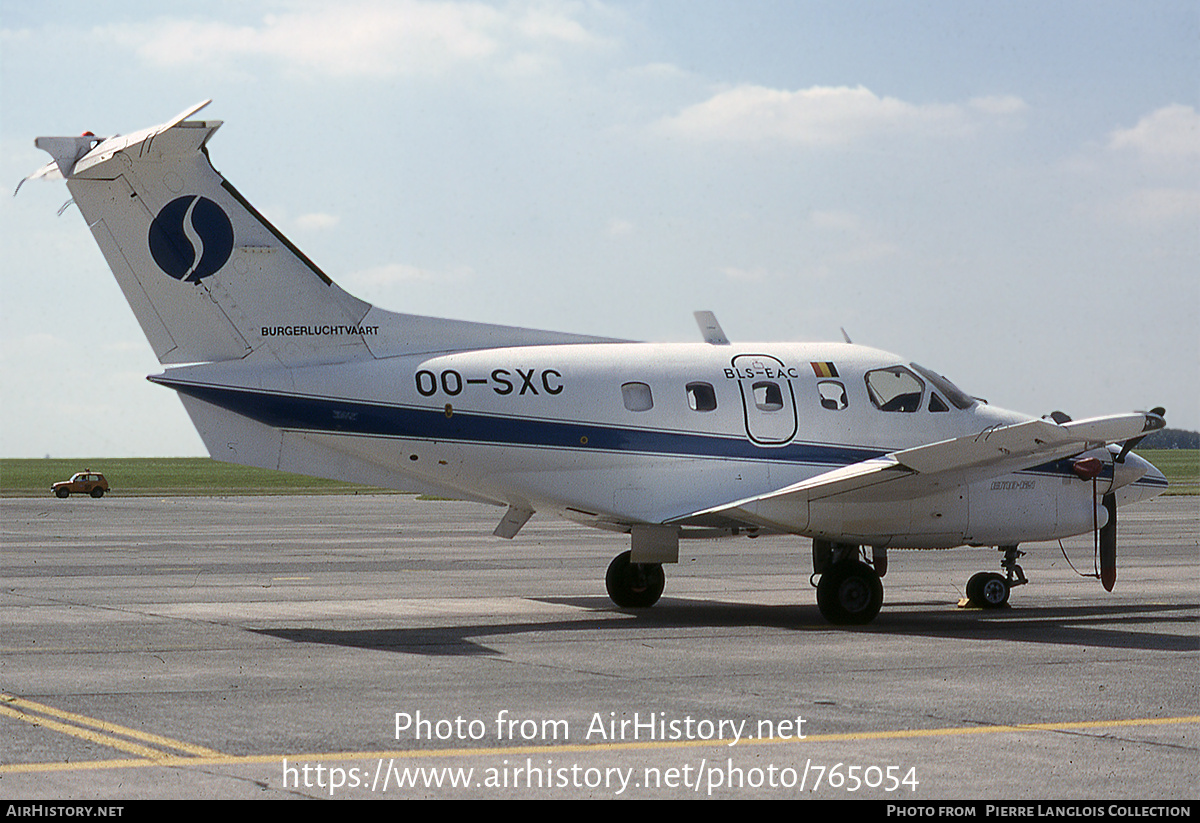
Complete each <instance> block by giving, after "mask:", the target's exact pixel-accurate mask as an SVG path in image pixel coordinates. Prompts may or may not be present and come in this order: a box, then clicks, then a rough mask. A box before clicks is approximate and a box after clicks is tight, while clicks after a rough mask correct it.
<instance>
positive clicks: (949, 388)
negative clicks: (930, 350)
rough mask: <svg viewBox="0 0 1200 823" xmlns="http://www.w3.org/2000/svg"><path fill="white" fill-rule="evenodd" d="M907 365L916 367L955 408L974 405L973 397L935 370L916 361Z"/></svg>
mask: <svg viewBox="0 0 1200 823" xmlns="http://www.w3.org/2000/svg"><path fill="white" fill-rule="evenodd" d="M909 365H911V366H912V367H913V368H914V369H916V370H917V372H918V373H920V375H921V376H922V377H924V378H925V379H926V380H928V381H929V382H930V383H932V384H933V385H934V386H935V387H936V388H937V389H938V390H940V391H941V392H942V394H944V395H946V399H947V400H949V401H950V402H951V403H953V404H954V405H955V407H956V408H959V409H969V408H971V406H974V405H975V403H976V400H975V398H974V397H971V395H969V394H967V393H966V392H964V391H963V390H962V389H960V388H959V387H958V386H956V385H954V384H953V383H951V382H950V381H949V380H947V379H946V378H945V377H942V376H941V375H940V374H938V373H937V372H932V371H930V370H929V369H927V368H925V367H924V366H918V365H917V364H916V363H910V364H909Z"/></svg>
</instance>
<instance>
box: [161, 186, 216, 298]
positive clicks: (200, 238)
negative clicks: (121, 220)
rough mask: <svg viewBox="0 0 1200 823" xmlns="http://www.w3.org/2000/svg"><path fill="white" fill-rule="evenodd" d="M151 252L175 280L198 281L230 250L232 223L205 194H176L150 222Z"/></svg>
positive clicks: (211, 270) (214, 269)
mask: <svg viewBox="0 0 1200 823" xmlns="http://www.w3.org/2000/svg"><path fill="white" fill-rule="evenodd" d="M149 243H150V254H151V255H152V256H153V257H154V262H155V263H157V264H158V267H159V268H160V269H162V270H163V271H164V272H166V273H167V274H169V275H171V276H172V277H174V278H175V279H176V280H184V281H187V282H190V283H199V282H200V281H201V280H202V279H204V278H205V277H208V276H209V275H212V274H215V273H216V272H217V271H218V270H220V268H221V267H222V266H224V265H225V262H226V261H227V260H229V255H231V254H232V253H233V224H232V223H230V222H229V216H228V215H227V214H225V212H224V210H223V209H222V208H221V207H220V206H218V205H217V204H216V203H214V202H213V201H211V200H209V199H208V198H207V197H200V196H199V195H195V194H187V195H184V196H183V197H177V198H176V199H174V200H172V201H171V202H170V203H168V204H167V205H165V206H163V209H162V211H160V212H159V213H158V216H157V217H155V218H154V222H152V223H151V224H150V237H149Z"/></svg>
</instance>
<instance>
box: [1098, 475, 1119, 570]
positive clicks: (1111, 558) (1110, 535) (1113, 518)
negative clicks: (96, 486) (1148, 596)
mask: <svg viewBox="0 0 1200 823" xmlns="http://www.w3.org/2000/svg"><path fill="white" fill-rule="evenodd" d="M1102 502H1103V503H1104V508H1105V509H1107V510H1108V522H1107V523H1105V524H1104V527H1103V528H1102V529H1100V582H1101V583H1103V584H1104V590H1105V591H1110V592H1111V591H1112V590H1113V586H1114V585H1116V583H1117V496H1116V495H1115V494H1112V493H1111V492H1110V493H1108V494H1106V495H1104V499H1103V501H1102Z"/></svg>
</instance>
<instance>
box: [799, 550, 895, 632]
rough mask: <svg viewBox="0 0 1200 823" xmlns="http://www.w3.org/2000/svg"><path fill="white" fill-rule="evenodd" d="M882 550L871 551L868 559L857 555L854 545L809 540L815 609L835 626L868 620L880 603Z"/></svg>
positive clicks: (873, 616)
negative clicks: (815, 576) (815, 593)
mask: <svg viewBox="0 0 1200 823" xmlns="http://www.w3.org/2000/svg"><path fill="white" fill-rule="evenodd" d="M886 557H887V555H886V554H885V553H884V550H883V549H875V550H873V556H872V562H871V563H870V564H868V563H864V562H863V561H862V560H860V559H859V557H858V546H854V545H850V544H846V543H834V542H832V541H829V540H813V571H814V573H815V574H819V575H821V579H820V581H818V583H817V608H818V609H820V610H821V615H822V616H823V617H824V618H825V619H826V620H828V621H829V622H830V623H834V624H836V625H843V626H844V625H863V624H865V623H870V622H871V621H872V620H874V619H875V616H876V615H878V614H879V609H880V608H881V607H882V606H883V582H882V581H881V580H880V577H881V576H882V575H881V571H886V569H887V559H886Z"/></svg>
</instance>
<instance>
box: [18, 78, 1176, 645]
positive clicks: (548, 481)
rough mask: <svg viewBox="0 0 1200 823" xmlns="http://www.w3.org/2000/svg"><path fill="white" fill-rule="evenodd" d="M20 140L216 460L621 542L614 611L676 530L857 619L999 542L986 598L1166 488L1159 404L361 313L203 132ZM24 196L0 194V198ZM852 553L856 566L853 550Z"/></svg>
mask: <svg viewBox="0 0 1200 823" xmlns="http://www.w3.org/2000/svg"><path fill="white" fill-rule="evenodd" d="M205 105H207V101H206V102H205V103H202V104H200V105H197V106H194V107H193V108H191V109H188V110H187V111H185V112H183V113H182V114H180V115H179V116H178V117H176V118H174V119H173V120H171V121H170V122H168V123H165V124H163V125H161V126H156V127H154V128H150V129H147V130H144V131H139V132H137V133H135V134H131V135H129V136H124V137H122V136H117V137H111V138H99V137H95V136H92V135H91V134H90V133H88V134H85V135H84V136H82V137H42V138H38V140H37V142H36V145H37V146H38V147H39V148H42V149H44V150H46V151H47V152H49V153H50V154H51V155H52V156H53V158H54V160H53V161H52V162H51V163H49V164H47V165H46V166H45V167H43V168H42V169H41V170H39V171H38V172H36V173H34V174H33V175H31V176H30V178H27V179H32V178H36V177H59V176H61V177H63V178H65V179H66V181H67V187H68V188H69V189H70V191H71V194H72V196H73V197H74V202H75V203H76V205H78V206H79V210H80V211H81V212H82V213H83V216H84V219H86V220H87V224H88V226H89V227H90V228H91V230H92V234H93V235H94V236H95V238H96V242H97V243H98V244H99V246H100V249H101V251H102V252H103V253H104V257H105V259H106V260H107V261H108V265H109V266H110V267H111V268H112V271H113V273H114V274H115V275H116V278H117V282H118V283H119V284H120V286H121V288H122V290H123V291H124V293H125V297H126V298H127V299H128V301H129V304H130V306H131V307H132V308H133V312H134V314H135V315H137V319H138V322H140V323H141V326H142V329H143V331H144V332H145V333H146V337H147V338H149V341H150V345H151V346H152V347H153V348H154V352H155V354H157V355H158V359H159V362H161V363H163V364H164V365H166V366H170V367H172V368H168V369H167V370H166V372H165V373H164V374H160V375H156V376H152V377H150V378H149V379H150V380H152V381H153V382H155V383H158V384H161V385H163V386H166V387H168V388H171V389H174V390H175V391H176V392H178V393H179V396H180V398H181V400H182V401H183V404H184V406H185V407H186V409H187V411H188V414H189V415H191V418H192V421H193V422H194V423H195V425H196V428H197V429H198V430H199V432H200V435H201V437H202V438H203V439H204V442H205V445H206V446H207V447H208V450H209V452H210V453H211V454H212V456H213V457H214V458H215V459H217V460H223V461H227V462H232V463H242V464H246V465H251V466H261V467H263V468H269V469H279V470H282V471H288V472H296V473H301V474H307V475H313V476H318V477H327V478H334V479H339V480H347V481H353V482H358V483H365V484H369V485H374V486H379V487H384V488H392V489H402V490H409V491H425V492H432V493H435V494H438V495H442V496H450V497H455V498H460V499H469V500H476V501H484V502H488V503H493V504H497V505H500V506H506V507H507V510H506V512H505V513H504V515H503V516H502V517H501V518H500V523H499V525H498V526H497V527H496V530H495V534H496V535H497V536H499V537H504V538H512V537H514V536H515V535H516V534H517V532H519V531H520V530H521V527H522V526H523V525H524V524H525V523H526V521H528V520H529V518H530V516H531V515H532V514H533V513H534V512H535V511H540V512H544V513H549V514H553V515H557V516H561V517H564V518H568V519H570V520H573V521H577V522H580V523H585V524H588V525H591V526H596V527H599V528H602V529H608V530H611V531H613V532H619V533H624V534H627V535H630V539H631V550H630V551H626V552H624V553H622V554H620V555H619V556H618V557H617V558H616V559H615V560H613V562H612V564H611V565H610V566H609V568H608V573H607V575H606V578H605V583H606V585H607V588H608V593H609V596H610V597H611V598H612V600H613V602H615V603H616V604H617V605H618V606H621V607H623V608H637V607H646V606H651V605H653V604H654V603H655V602H656V601H657V600H658V598H659V596H660V595H661V593H662V590H663V581H664V576H663V569H662V564H664V563H674V562H677V561H678V557H679V541H680V539H681V538H689V537H699V538H714V537H722V536H735V535H742V536H746V537H755V536H757V535H760V534H764V533H785V534H795V535H803V536H806V537H810V538H812V545H813V570H814V572H815V575H814V577H816V576H819V582H818V583H817V585H816V589H817V604H818V606H819V607H820V611H821V613H822V614H823V615H824V616H825V617H826V618H827V619H828V620H830V621H831V622H833V623H867V622H869V621H871V620H872V619H874V618H875V616H876V614H877V613H878V612H879V609H880V606H881V605H882V603H883V586H882V584H881V582H880V578H881V577H883V576H884V574H885V573H886V571H887V550H888V549H889V548H893V547H896V548H949V547H953V546H961V545H971V546H996V547H999V548H1000V549H1001V550H1002V551H1003V553H1004V554H1003V560H1002V561H1001V563H1000V566H1001V568H1002V569H1003V571H1004V573H1003V574H1000V573H994V572H980V573H979V574H976V575H975V576H974V577H972V578H971V579H970V581H969V582H968V583H967V584H966V592H967V595H968V597H969V599H970V600H971V601H973V602H974V603H975V604H977V605H979V606H983V607H996V606H1001V605H1003V604H1004V603H1006V602H1007V600H1008V597H1009V591H1010V588H1011V587H1012V586H1014V585H1019V584H1023V583H1025V582H1026V579H1025V576H1024V574H1023V573H1022V570H1021V567H1020V566H1019V565H1018V564H1017V558H1018V557H1019V556H1020V555H1021V554H1023V552H1020V551H1018V550H1017V546H1018V544H1020V543H1023V542H1026V541H1042V540H1053V539H1056V538H1061V537H1065V536H1069V535H1076V534H1082V533H1085V532H1095V534H1096V544H1097V547H1098V554H1099V567H1100V573H1099V576H1100V577H1101V578H1102V580H1103V582H1104V585H1105V587H1106V588H1108V589H1109V590H1111V589H1112V586H1113V583H1114V581H1115V579H1116V515H1117V507H1118V506H1120V505H1124V504H1126V503H1132V502H1135V501H1138V500H1142V499H1144V498H1148V497H1152V496H1154V495H1156V494H1159V493H1161V492H1162V491H1163V490H1164V489H1166V487H1167V481H1166V480H1165V479H1164V477H1163V475H1162V474H1161V473H1159V472H1158V470H1157V469H1155V468H1154V467H1153V466H1152V465H1150V464H1149V463H1147V462H1146V461H1145V460H1142V459H1141V458H1139V457H1138V456H1136V455H1134V454H1132V453H1130V448H1131V447H1132V445H1133V444H1134V443H1136V442H1137V441H1138V440H1139V439H1141V437H1142V436H1144V435H1145V434H1146V433H1147V432H1149V431H1151V430H1154V429H1159V428H1162V427H1163V426H1164V425H1165V424H1164V421H1163V414H1164V412H1163V410H1162V409H1155V410H1153V411H1151V412H1136V413H1131V414H1121V415H1114V416H1110V417H1096V418H1091V419H1088V420H1078V421H1072V420H1071V419H1070V418H1068V417H1067V416H1066V415H1063V414H1061V413H1055V414H1054V415H1052V416H1051V417H1050V418H1042V419H1038V418H1033V417H1028V416H1026V415H1022V414H1017V413H1014V412H1010V411H1005V410H1003V409H999V408H996V407H994V406H990V405H988V404H987V403H986V402H985V401H982V400H979V399H976V398H973V397H971V396H970V395H967V394H965V393H964V392H963V391H961V390H960V389H958V388H957V387H956V386H955V385H954V384H953V383H951V382H950V381H949V380H947V379H946V378H944V377H942V376H940V375H939V374H937V373H936V372H933V371H930V370H929V369H926V368H923V367H921V366H918V365H916V364H915V363H908V362H906V361H904V360H903V359H902V358H900V357H897V356H895V355H893V354H888V353H887V352H883V351H878V350H876V349H871V348H866V347H864V346H857V345H851V344H850V343H849V342H847V343H736V342H731V341H730V340H728V339H727V338H726V337H725V334H724V332H723V331H722V330H721V327H720V326H719V325H718V324H717V322H716V318H715V317H714V316H713V315H712V314H711V313H710V312H697V313H696V318H697V321H698V322H699V324H700V328H701V332H702V335H703V342H697V343H694V344H670V345H668V344H657V343H637V342H630V341H624V340H612V339H606V338H598V337H587V336H581V335H575V334H561V333H555V332H544V331H535V330H531V329H522V328H509V327H505V326H494V325H486V324H480V323H469V322H461V321H455V320H441V319H435V318H429V317H420V316H415V315H407V314H395V313H392V312H388V311H384V310H382V309H379V308H377V307H375V306H372V305H370V304H368V303H365V302H363V301H361V300H358V299H357V298H354V297H352V296H350V295H349V294H347V293H346V292H344V291H342V289H340V288H339V287H338V286H337V285H336V284H334V282H333V281H332V280H330V279H329V277H327V276H326V275H325V273H324V272H323V271H322V270H321V269H320V268H318V267H317V266H316V265H315V264H314V263H313V262H312V261H311V260H309V259H308V258H307V257H305V256H304V254H303V253H301V252H300V250H299V249H297V248H296V247H295V246H294V245H293V244H292V243H291V242H290V241H288V240H287V238H285V237H284V236H283V235H282V234H281V233H280V232H279V231H278V230H277V229H276V228H275V227H274V226H272V225H271V224H270V223H269V222H267V220H265V219H264V218H263V216H262V215H261V214H259V213H258V212H257V211H256V210H255V209H254V207H253V206H251V205H250V204H249V203H248V202H247V201H246V200H245V199H244V198H243V197H242V195H241V194H239V193H238V192H237V190H236V189H234V188H233V186H231V185H230V184H229V183H228V182H227V181H226V180H225V178H224V177H222V176H221V174H219V173H218V172H217V171H216V170H215V169H214V168H213V166H212V165H211V163H210V161H209V157H208V151H207V144H208V141H209V139H210V138H211V137H212V135H213V133H214V132H216V130H217V128H218V127H219V126H220V125H221V122H220V121H215V120H209V121H197V120H188V119H187V118H189V117H191V116H192V115H194V114H195V113H196V112H197V111H199V110H200V109H201V108H203V107H204V106H205ZM18 188H19V187H18ZM867 547H869V550H868V548H867Z"/></svg>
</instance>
